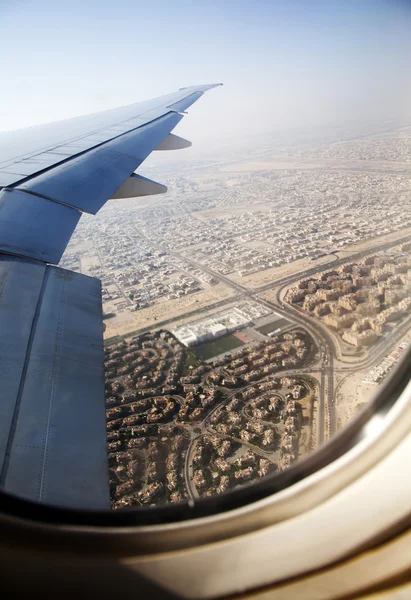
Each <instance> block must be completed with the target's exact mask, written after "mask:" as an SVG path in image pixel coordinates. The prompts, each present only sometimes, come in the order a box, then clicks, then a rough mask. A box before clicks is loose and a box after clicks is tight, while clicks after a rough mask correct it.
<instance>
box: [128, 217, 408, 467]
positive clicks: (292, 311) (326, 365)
mask: <svg viewBox="0 0 411 600" xmlns="http://www.w3.org/2000/svg"><path fill="white" fill-rule="evenodd" d="M133 229H134V231H136V233H138V235H140V236H141V237H142V238H143V239H145V240H146V241H148V242H151V240H150V238H149V237H148V236H147V235H145V234H144V233H143V232H142V231H141V230H140V229H138V228H137V227H135V226H133ZM129 237H130V240H131V241H132V242H133V243H134V240H133V238H132V237H131V236H129ZM410 240H411V236H410V235H407V236H404V237H402V238H398V239H396V240H395V241H391V242H386V243H384V244H380V245H378V246H374V247H373V248H370V249H368V250H363V251H361V252H357V253H355V254H351V255H350V256H346V257H343V258H339V259H337V260H333V261H332V263H328V264H322V265H318V266H315V267H313V268H311V269H306V270H305V271H303V272H300V273H293V274H292V275H289V276H287V277H283V278H282V279H278V280H275V281H273V282H270V283H268V284H266V285H263V286H259V287H257V288H254V289H247V288H246V287H244V286H242V285H240V284H239V283H237V282H234V281H232V280H231V279H230V278H229V277H226V276H225V275H222V274H221V273H219V272H217V271H215V270H213V269H210V268H209V267H208V266H206V265H204V264H202V263H199V262H197V261H196V260H193V259H191V258H189V257H187V256H185V255H181V254H180V253H178V252H168V254H169V255H170V256H172V257H175V258H177V259H178V260H181V261H184V262H186V263H188V264H191V265H192V266H193V267H194V268H196V269H200V270H202V271H204V272H206V273H208V274H209V275H211V276H212V277H214V278H215V279H217V280H218V281H219V282H221V283H224V284H225V285H226V286H228V287H230V288H231V289H234V290H235V291H236V295H235V296H234V297H231V298H228V299H225V300H221V301H220V302H215V303H213V304H212V305H209V306H208V307H206V308H205V309H204V311H209V310H210V309H215V308H223V307H224V306H225V305H227V304H230V303H232V302H235V301H240V300H247V299H249V300H255V301H257V302H259V303H260V304H263V305H264V306H266V307H268V308H269V309H270V310H272V311H275V312H278V313H279V314H282V315H284V316H285V317H287V318H289V319H290V320H291V321H293V322H294V323H296V324H298V325H300V326H301V327H303V328H304V329H305V330H307V331H308V332H309V333H310V334H311V335H312V337H313V339H314V340H315V341H316V343H317V344H318V346H319V349H320V356H321V385H320V398H319V403H318V413H317V420H318V425H317V430H318V440H317V441H318V444H319V445H321V444H323V443H324V441H326V440H327V439H328V438H329V437H330V436H332V435H333V434H334V433H335V432H336V430H337V417H336V408H335V399H334V375H335V363H334V361H335V359H337V358H338V357H337V348H336V343H335V341H334V339H333V336H332V335H331V334H330V332H329V331H328V330H327V329H326V328H325V327H324V326H323V325H322V324H321V323H319V322H318V321H316V320H314V319H312V318H311V317H309V316H306V315H304V313H302V312H301V311H298V310H297V309H296V308H295V307H292V306H290V305H286V304H284V303H283V302H282V301H281V297H280V295H281V291H282V290H283V289H284V287H286V286H289V285H291V284H292V283H294V282H295V281H298V280H300V279H302V278H305V277H310V276H313V275H316V274H318V273H320V272H321V271H324V270H326V269H329V268H335V267H338V266H340V265H343V264H346V263H349V262H355V261H358V260H360V259H361V258H363V257H364V256H367V255H369V254H373V253H376V252H380V251H383V250H387V249H389V248H392V247H394V246H397V245H398V244H400V243H405V242H408V241H410ZM273 289H274V290H275V300H274V302H272V301H269V300H267V299H265V298H261V296H260V294H261V293H263V292H265V291H269V290H273ZM199 312H200V311H199V310H198V309H197V310H193V311H190V312H188V313H184V314H183V315H179V316H178V317H177V318H178V319H185V318H187V317H190V316H193V315H195V314H198V313H199ZM175 320H176V317H174V318H170V319H167V320H165V321H161V322H157V323H156V324H155V326H156V328H160V327H164V326H166V325H168V324H169V323H171V322H173V321H175ZM408 326H409V323H408V320H407V323H406V324H404V325H402V326H401V329H399V331H398V332H395V338H394V339H399V338H400V337H401V336H402V335H403V334H404V333H405V329H406V328H408ZM151 328H152V326H148V327H147V328H143V329H140V330H138V331H136V332H133V335H138V334H140V333H143V332H145V331H147V330H149V329H151ZM128 335H131V334H128ZM392 339H393V338H391V339H390V342H391V340H392ZM385 353H386V346H384V345H383V344H381V347H378V348H377V351H376V352H373V353H372V355H371V354H369V355H368V356H367V358H366V359H365V360H364V361H361V362H358V363H356V364H355V366H354V365H353V366H352V367H351V366H347V367H342V370H344V371H347V372H349V371H357V370H359V369H364V368H367V366H371V365H372V364H376V362H378V361H379V360H381V358H382V357H383V356H384V355H385ZM338 370H340V368H339V369H338ZM191 446H192V444H190V447H189V448H191ZM188 454H189V452H187V455H188ZM187 463H188V461H187V460H186V465H187ZM187 468H188V467H187Z"/></svg>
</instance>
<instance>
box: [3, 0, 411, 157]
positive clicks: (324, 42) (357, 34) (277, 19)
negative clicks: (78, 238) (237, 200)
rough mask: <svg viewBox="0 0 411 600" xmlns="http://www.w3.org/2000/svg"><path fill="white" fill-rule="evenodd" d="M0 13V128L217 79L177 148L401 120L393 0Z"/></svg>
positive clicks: (403, 85)
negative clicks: (305, 129)
mask: <svg viewBox="0 0 411 600" xmlns="http://www.w3.org/2000/svg"><path fill="white" fill-rule="evenodd" d="M0 21H1V24H2V36H1V39H0V49H1V51H2V54H3V56H7V60H6V61H3V63H2V65H1V67H0V72H1V76H2V80H3V81H7V86H3V89H2V94H1V98H0V131H1V130H9V129H16V128H20V127H25V126H29V125H34V124H37V123H42V122H48V121H52V120H58V119H63V118H67V117H71V116H76V115H79V114H86V113H90V112H96V111H100V110H104V109H107V108H112V107H115V106H121V105H125V104H128V103H132V102H136V101H139V100H144V99H146V98H150V97H154V96H158V95H161V94H164V93H167V92H170V91H173V90H174V89H178V88H179V87H182V86H187V85H192V84H194V83H212V82H220V81H221V82H223V83H224V88H222V89H221V90H219V93H218V94H213V95H210V97H209V98H208V100H207V104H205V103H199V104H198V105H196V106H195V107H193V109H192V111H191V114H190V119H189V120H184V121H183V123H182V124H181V125H180V126H179V128H178V130H177V133H179V134H181V135H183V136H187V137H189V139H193V140H194V148H193V149H192V150H190V151H188V152H187V158H188V157H189V156H190V153H195V152H196V149H197V148H202V149H204V148H205V144H206V142H208V143H207V145H210V146H211V145H213V146H214V148H215V149H216V147H218V146H219V144H220V143H221V142H223V143H227V140H230V139H231V138H235V140H233V142H234V141H238V140H239V139H240V140H243V141H244V139H246V138H247V136H250V135H254V134H255V133H261V132H265V131H269V132H270V131H275V130H278V129H282V130H284V129H287V128H292V127H300V126H313V125H330V124H331V125H334V124H341V123H344V122H346V121H347V120H348V121H358V120H364V119H365V120H367V121H370V120H378V119H383V120H385V119H396V120H401V119H409V118H410V117H411V108H410V106H411V102H410V100H411V82H410V79H409V72H410V64H411V63H410V61H411V38H410V36H409V28H410V25H411V7H410V4H409V2H406V1H405V0H404V1H383V0H365V1H364V0H361V1H358V0H348V1H345V2H339V1H338V0H331V1H325V0H321V1H318V0H313V1H310V2H305V1H302V0H295V1H293V2H286V1H283V0H278V1H275V2H269V1H265V0H257V1H255V2H248V1H244V0H240V1H234V0H228V1H225V2H219V1H217V0H209V1H208V2H205V3H195V2H191V1H188V0H183V1H182V2H179V3H177V4H170V3H169V2H167V1H165V0H154V1H153V2H133V1H132V0H119V1H118V2H116V3H115V4H113V3H112V2H110V1H108V0H101V1H97V0H91V1H90V2H81V1H80V0H73V2H70V3H69V4H68V3H59V4H58V5H57V4H56V3H55V2H52V1H51V0H38V1H36V2H34V1H31V0H18V1H16V2H13V3H11V2H6V3H4V2H3V3H2V4H1V6H0ZM23 40H24V43H22V42H23Z"/></svg>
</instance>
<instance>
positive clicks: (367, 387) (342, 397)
mask: <svg viewBox="0 0 411 600" xmlns="http://www.w3.org/2000/svg"><path fill="white" fill-rule="evenodd" d="M366 373H367V371H358V372H357V373H354V374H352V375H348V376H347V377H345V378H343V379H342V380H341V381H340V383H339V384H338V386H337V388H336V406H337V423H338V429H341V428H342V427H344V426H345V425H346V424H347V423H348V421H350V420H351V419H352V418H353V417H355V415H356V414H357V413H358V410H359V409H360V408H361V404H362V403H363V402H368V401H369V400H370V398H371V396H372V395H373V394H374V393H375V392H376V390H377V385H375V384H369V383H363V381H362V380H363V378H364V376H365V374H366Z"/></svg>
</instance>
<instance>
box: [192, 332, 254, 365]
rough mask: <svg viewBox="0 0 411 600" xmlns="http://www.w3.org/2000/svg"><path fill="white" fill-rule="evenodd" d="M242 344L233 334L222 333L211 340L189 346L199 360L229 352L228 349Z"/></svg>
mask: <svg viewBox="0 0 411 600" xmlns="http://www.w3.org/2000/svg"><path fill="white" fill-rule="evenodd" d="M243 345H244V344H243V342H240V340H239V339H237V338H236V337H234V336H233V335H224V336H223V337H220V338H218V339H217V340H213V341H212V342H206V343H205V344H200V345H199V346H194V348H191V352H192V353H193V354H194V355H195V356H196V357H197V358H199V359H200V360H209V359H210V358H213V357H214V356H218V355H219V354H223V353H224V352H229V351H230V350H234V349H235V348H239V347H240V346H243Z"/></svg>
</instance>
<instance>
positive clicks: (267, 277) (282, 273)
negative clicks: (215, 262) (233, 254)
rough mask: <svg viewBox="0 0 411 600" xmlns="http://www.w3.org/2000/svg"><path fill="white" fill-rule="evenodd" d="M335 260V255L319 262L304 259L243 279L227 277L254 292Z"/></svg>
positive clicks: (233, 276)
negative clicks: (277, 280)
mask: <svg viewBox="0 0 411 600" xmlns="http://www.w3.org/2000/svg"><path fill="white" fill-rule="evenodd" d="M334 260H337V258H336V257H334V256H333V255H327V256H323V257H322V258H318V259H317V260H311V259H309V258H302V259H300V260H296V261H294V262H292V263H288V264H285V265H281V267H273V268H272V269H266V270H265V271H260V272H258V273H253V274H252V275H246V276H245V277H241V276H240V275H238V274H236V273H233V274H230V275H227V277H228V278H229V279H231V280H232V281H234V282H235V283H239V284H240V285H243V286H244V287H246V288H248V289H251V290H252V289H254V288H257V287H260V286H262V285H265V284H267V283H273V282H274V281H275V280H276V279H281V278H282V277H287V276H288V275H292V274H294V273H295V274H296V276H297V275H298V273H300V272H301V271H304V270H306V269H312V268H313V267H316V266H318V265H326V264H328V263H332V262H333V261H334Z"/></svg>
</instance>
